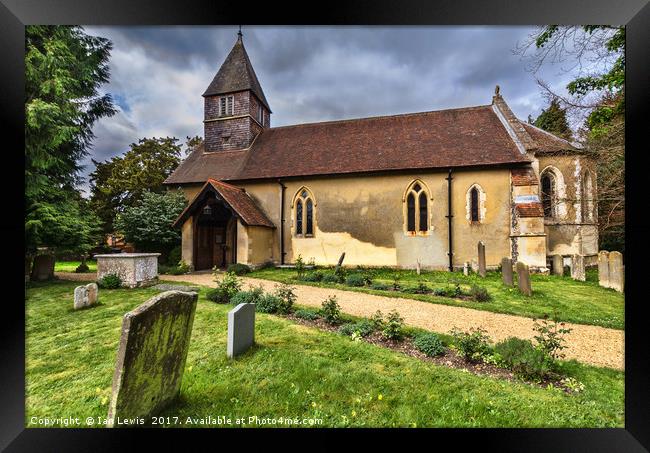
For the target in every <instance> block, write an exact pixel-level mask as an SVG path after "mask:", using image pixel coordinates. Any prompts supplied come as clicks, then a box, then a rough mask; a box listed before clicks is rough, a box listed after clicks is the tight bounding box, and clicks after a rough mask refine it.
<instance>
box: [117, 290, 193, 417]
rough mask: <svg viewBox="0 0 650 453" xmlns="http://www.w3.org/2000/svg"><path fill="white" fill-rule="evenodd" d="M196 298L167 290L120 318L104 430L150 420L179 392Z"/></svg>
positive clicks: (185, 293) (188, 294) (187, 293)
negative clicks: (132, 422)
mask: <svg viewBox="0 0 650 453" xmlns="http://www.w3.org/2000/svg"><path fill="white" fill-rule="evenodd" d="M197 299H198V294H196V293H190V292H182V291H167V292H164V293H161V294H158V295H157V296H155V297H152V298H151V299H149V300H148V301H147V302H145V303H143V304H142V305H140V306H139V307H137V308H136V309H135V310H133V311H130V312H129V313H127V314H125V315H124V319H123V320H122V336H121V338H120V346H119V349H118V351H117V363H116V366H115V374H114V375H113V393H112V395H111V403H110V406H109V408H108V424H107V426H108V427H114V426H118V425H120V421H123V420H126V419H136V418H144V419H145V424H149V423H150V418H149V417H151V416H153V415H155V414H156V413H158V412H159V411H161V410H162V409H163V408H164V407H165V406H167V405H168V404H169V403H171V402H172V401H173V400H174V399H175V398H176V396H177V395H178V392H179V391H180V388H181V380H182V378H183V371H184V369H185V360H186V359H187V350H188V348H189V345H190V336H191V334H192V324H193V322H194V312H195V311H196V301H197Z"/></svg>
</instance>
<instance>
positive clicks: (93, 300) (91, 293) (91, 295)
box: [74, 283, 99, 310]
mask: <svg viewBox="0 0 650 453" xmlns="http://www.w3.org/2000/svg"><path fill="white" fill-rule="evenodd" d="M98 292H99V287H98V286H97V283H88V284H87V285H84V286H77V287H76V288H75V289H74V309H75V310H79V309H81V308H86V307H92V306H93V305H95V304H97V295H98Z"/></svg>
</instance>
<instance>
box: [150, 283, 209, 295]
mask: <svg viewBox="0 0 650 453" xmlns="http://www.w3.org/2000/svg"><path fill="white" fill-rule="evenodd" d="M151 289H155V290H157V291H188V292H193V293H198V292H199V287H198V286H188V285H173V284H170V283H161V284H159V285H155V286H152V287H151Z"/></svg>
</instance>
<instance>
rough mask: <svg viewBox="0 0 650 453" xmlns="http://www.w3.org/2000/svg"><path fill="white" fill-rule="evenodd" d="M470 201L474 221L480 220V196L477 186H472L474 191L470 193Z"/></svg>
mask: <svg viewBox="0 0 650 453" xmlns="http://www.w3.org/2000/svg"><path fill="white" fill-rule="evenodd" d="M470 198H471V200H470V203H471V216H472V222H478V221H479V206H478V205H479V197H478V189H477V188H476V187H472V193H471V194H470Z"/></svg>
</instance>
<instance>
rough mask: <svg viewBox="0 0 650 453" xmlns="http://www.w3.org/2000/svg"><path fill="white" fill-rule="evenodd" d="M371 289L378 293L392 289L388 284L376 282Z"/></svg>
mask: <svg viewBox="0 0 650 453" xmlns="http://www.w3.org/2000/svg"><path fill="white" fill-rule="evenodd" d="M371 288H372V289H376V290H378V291H388V290H389V289H390V286H389V285H387V284H386V283H381V282H376V283H373V284H372V286H371Z"/></svg>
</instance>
